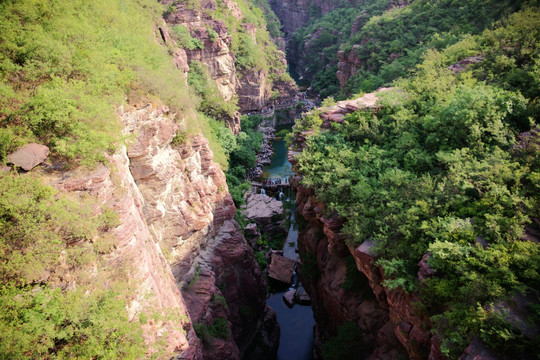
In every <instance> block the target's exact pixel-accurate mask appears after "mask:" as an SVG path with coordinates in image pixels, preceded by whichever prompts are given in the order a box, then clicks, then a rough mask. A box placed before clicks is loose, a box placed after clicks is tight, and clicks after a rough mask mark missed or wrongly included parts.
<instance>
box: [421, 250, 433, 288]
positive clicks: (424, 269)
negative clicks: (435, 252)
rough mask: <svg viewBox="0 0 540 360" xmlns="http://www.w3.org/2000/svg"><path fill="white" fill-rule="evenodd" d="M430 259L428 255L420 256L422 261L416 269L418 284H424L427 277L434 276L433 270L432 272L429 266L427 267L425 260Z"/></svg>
mask: <svg viewBox="0 0 540 360" xmlns="http://www.w3.org/2000/svg"><path fill="white" fill-rule="evenodd" d="M430 257H431V255H430V254H429V253H426V254H424V256H422V260H420V261H419V262H418V267H419V268H420V269H419V270H418V281H420V282H424V281H426V279H428V278H429V277H432V276H433V275H435V270H433V269H432V268H431V266H429V264H428V263H427V260H428V259H429V258H430Z"/></svg>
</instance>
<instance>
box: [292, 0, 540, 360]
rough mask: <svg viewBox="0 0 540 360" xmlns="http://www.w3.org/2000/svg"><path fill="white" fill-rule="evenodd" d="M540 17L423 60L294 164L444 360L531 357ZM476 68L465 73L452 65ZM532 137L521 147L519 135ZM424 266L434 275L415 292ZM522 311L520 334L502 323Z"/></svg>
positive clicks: (539, 284) (539, 252)
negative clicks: (411, 306)
mask: <svg viewBox="0 0 540 360" xmlns="http://www.w3.org/2000/svg"><path fill="white" fill-rule="evenodd" d="M539 10H540V9H538V8H528V9H526V10H524V11H521V12H519V13H516V14H513V15H511V16H510V17H509V18H508V20H504V21H502V22H500V23H499V24H497V26H496V28H495V29H494V30H489V31H485V32H483V33H482V34H481V35H479V36H466V37H464V39H463V40H461V41H459V42H458V43H455V44H453V45H451V46H449V47H447V48H446V49H444V50H443V51H438V50H436V49H432V50H429V51H427V52H426V53H425V54H424V55H423V62H422V64H421V65H418V66H417V68H416V72H415V75H414V76H412V77H411V78H409V79H406V80H401V81H399V82H398V83H397V86H398V88H399V89H400V90H398V91H392V92H389V93H385V94H381V95H380V100H381V109H380V110H379V111H376V112H371V111H357V112H355V113H352V114H350V115H348V116H346V117H345V120H344V121H343V123H341V124H340V123H333V124H332V127H331V129H330V130H328V131H321V130H320V129H319V126H320V125H321V123H322V120H321V119H320V117H319V115H318V114H317V113H313V114H312V115H310V116H308V117H306V118H305V119H304V120H303V122H302V123H299V124H297V129H296V131H297V132H298V131H299V130H300V129H302V127H303V128H304V129H308V128H309V129H312V130H314V131H313V135H312V136H310V137H309V138H308V140H307V141H306V147H305V149H304V151H303V153H302V154H301V155H300V156H299V159H298V160H299V163H298V168H299V170H300V172H301V173H302V175H303V176H304V177H303V180H302V183H303V184H304V185H305V186H308V187H310V188H313V189H314V190H315V193H316V194H317V197H318V199H319V200H321V201H323V202H324V203H325V204H327V205H328V209H329V211H337V212H338V213H339V214H340V215H341V216H343V217H345V218H346V219H347V223H346V225H345V227H344V232H345V233H346V234H348V236H349V239H350V242H351V245H358V244H360V243H362V242H363V241H364V240H366V239H370V240H372V241H373V242H375V243H376V244H377V245H378V247H377V248H378V250H379V252H380V258H381V260H380V261H379V264H380V265H382V266H383V268H384V270H385V273H386V275H387V277H388V279H387V280H386V282H385V286H387V287H388V288H397V287H401V288H402V289H404V290H405V291H417V292H418V293H419V294H420V296H421V299H422V304H423V306H424V308H423V309H422V311H424V312H425V313H426V314H428V315H429V316H430V318H431V321H432V322H433V326H434V331H435V332H436V334H437V335H438V337H439V339H440V340H441V343H442V350H443V352H444V353H445V354H446V355H448V356H449V357H450V358H457V357H459V355H460V354H461V352H462V351H463V349H464V347H465V346H467V345H468V343H469V342H470V340H471V338H472V337H473V336H478V337H480V339H482V340H483V341H484V343H486V344H487V345H488V346H489V347H491V348H493V349H495V350H496V351H497V352H498V354H501V356H506V357H507V358H516V357H523V358H526V356H529V355H530V354H532V353H535V351H536V349H538V346H539V339H538V337H537V336H536V335H534V332H532V333H531V331H529V329H530V328H531V327H532V328H534V326H535V322H536V325H537V324H538V323H537V321H538V318H539V317H538V316H539V315H540V313H539V311H538V309H539V308H540V307H539V306H538V304H539V301H538V298H539V295H540V294H539V293H538V290H539V289H540V247H539V245H538V243H537V242H534V241H528V240H526V239H525V237H524V236H525V234H524V230H525V227H530V228H531V230H532V232H533V233H535V232H537V231H538V219H539V218H540V212H539V209H540V204H539V200H540V182H539V180H540V173H539V172H538V169H539V165H540V157H539V154H540V148H539V145H538V144H539V141H538V136H539V131H540V129H539V128H538V127H537V126H536V125H535V124H536V122H537V121H538V114H539V111H538V110H539V109H538V100H539V99H540V91H539V89H540V76H539V73H538V66H539V65H540V45H539V41H538V39H540V30H539V29H540V15H539V14H540V11H539ZM478 54H483V56H484V60H483V61H482V62H480V63H478V64H475V65H471V66H469V67H468V68H467V69H465V70H464V71H462V72H460V73H457V72H454V71H453V70H452V69H451V68H449V66H450V65H453V64H455V63H457V62H458V61H460V60H462V59H465V58H467V57H470V56H475V55H478ZM524 131H529V132H528V133H526V134H527V135H524V136H521V137H519V136H518V134H519V133H521V132H524ZM426 253H429V254H430V256H429V258H428V264H429V265H430V266H431V267H432V269H433V270H434V271H435V275H434V276H432V277H430V278H428V279H427V280H426V281H425V283H419V282H418V280H417V272H418V265H417V264H418V262H419V261H420V260H421V258H422V256H423V255H424V254H426ZM524 297H527V299H528V300H527V301H528V302H529V303H530V305H529V307H528V308H527V309H526V311H527V312H528V316H527V318H526V319H525V320H524V321H525V322H524V323H523V324H518V323H516V322H515V321H514V320H513V319H512V316H510V315H509V314H508V311H512V310H511V309H512V308H513V306H515V304H516V303H519V302H520V301H521V300H520V299H523V298H524Z"/></svg>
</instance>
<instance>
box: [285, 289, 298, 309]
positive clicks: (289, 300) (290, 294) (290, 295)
mask: <svg viewBox="0 0 540 360" xmlns="http://www.w3.org/2000/svg"><path fill="white" fill-rule="evenodd" d="M295 295H296V290H294V289H293V290H289V291H287V292H286V293H285V294H283V302H284V303H285V304H286V305H287V306H288V307H290V308H292V307H293V306H294V299H295Z"/></svg>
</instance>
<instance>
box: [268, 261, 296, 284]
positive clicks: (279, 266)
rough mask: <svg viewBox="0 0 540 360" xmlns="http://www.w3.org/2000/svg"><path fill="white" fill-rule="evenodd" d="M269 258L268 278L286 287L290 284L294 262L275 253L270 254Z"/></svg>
mask: <svg viewBox="0 0 540 360" xmlns="http://www.w3.org/2000/svg"><path fill="white" fill-rule="evenodd" d="M270 256H271V258H270V266H269V267H268V277H269V278H271V279H274V280H277V281H281V282H283V283H285V284H288V285H289V284H291V282H292V279H293V271H294V265H295V262H294V260H291V259H288V258H286V257H284V256H281V255H278V254H275V253H272V254H271V255H270Z"/></svg>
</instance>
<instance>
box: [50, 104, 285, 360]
mask: <svg viewBox="0 0 540 360" xmlns="http://www.w3.org/2000/svg"><path fill="white" fill-rule="evenodd" d="M120 117H121V118H122V120H123V122H124V125H125V130H124V132H125V133H126V135H132V136H133V138H134V141H132V142H131V143H130V144H129V145H128V146H127V147H122V148H121V149H120V150H119V151H117V152H116V153H115V154H114V155H112V156H110V157H109V165H108V166H104V165H101V166H99V167H98V168H97V169H94V170H92V171H84V170H81V169H78V170H77V169H76V170H72V171H68V172H64V173H61V174H60V173H58V174H56V173H53V175H52V180H51V182H52V183H53V184H54V185H55V186H56V187H57V188H59V189H61V190H62V191H65V192H72V193H77V194H81V196H82V194H89V195H90V196H95V197H97V198H98V199H99V201H100V202H101V203H103V204H107V205H109V206H110V207H111V208H112V209H113V210H114V211H115V212H117V213H118V214H119V220H120V225H119V226H118V227H117V228H116V229H114V231H113V232H114V235H115V237H116V242H115V244H116V247H115V250H114V252H113V253H112V254H111V259H110V260H109V262H110V264H111V266H112V267H114V268H122V266H127V268H128V269H129V270H128V271H129V276H128V277H129V278H130V279H131V280H132V281H133V282H134V283H135V284H136V289H134V291H133V300H132V301H131V304H130V307H129V309H128V312H129V315H130V318H134V317H135V316H138V315H139V314H141V313H146V314H150V313H156V312H157V313H159V314H161V316H159V317H157V318H158V319H167V320H151V321H149V322H148V323H147V324H145V325H143V330H144V333H145V335H144V336H145V340H146V341H147V343H148V345H149V348H150V350H149V353H150V352H152V351H153V349H154V346H153V344H156V343H163V342H164V343H165V344H166V348H167V351H169V352H171V353H176V354H179V355H181V357H182V358H183V359H238V358H240V357H241V356H243V355H244V354H245V353H246V351H247V350H248V348H249V347H250V346H251V345H252V343H254V339H255V338H256V337H258V338H260V339H267V340H268V341H267V342H266V343H265V342H264V341H263V342H262V350H260V347H259V349H257V348H256V347H254V349H255V350H250V351H260V352H263V353H265V354H268V355H269V356H271V354H272V353H273V352H275V351H276V350H277V342H273V341H278V340H279V327H278V326H277V325H276V321H275V314H273V312H272V310H271V309H269V308H267V307H266V304H265V299H266V284H265V281H264V278H263V277H262V276H261V273H260V270H259V267H258V265H257V264H256V262H255V260H254V257H253V251H252V250H251V248H250V247H249V245H248V244H247V243H246V240H245V238H244V237H243V235H242V232H241V229H240V226H239V225H238V223H236V221H234V220H233V217H234V213H235V206H234V203H233V202H232V199H231V196H230V194H229V192H228V189H227V184H226V182H225V176H224V174H223V172H222V171H221V169H220V168H219V166H218V165H217V164H216V163H214V162H213V161H212V157H213V154H212V151H211V150H210V149H209V147H208V140H206V139H205V138H204V137H202V136H201V135H199V136H195V137H193V138H191V139H190V140H189V141H187V142H186V143H184V144H180V145H177V146H172V145H171V140H172V139H173V137H174V136H175V133H176V131H177V130H178V128H179V125H178V124H177V123H176V122H175V121H174V120H173V119H174V114H170V113H169V112H168V109H167V108H166V107H163V106H159V105H153V104H152V103H149V102H148V103H146V102H145V103H141V104H139V105H136V106H131V105H130V106H128V107H126V108H125V109H121V110H120ZM48 176H49V177H51V175H48ZM216 324H220V326H221V327H220V332H219V336H217V335H216V336H211V335H208V334H207V332H206V333H205V329H206V330H207V329H211V328H212V327H216V326H217V325H216ZM195 330H197V333H198V334H197V333H196V332H195ZM276 339H277V340H276ZM156 347H157V346H156ZM263 358H264V357H263Z"/></svg>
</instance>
